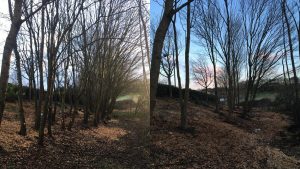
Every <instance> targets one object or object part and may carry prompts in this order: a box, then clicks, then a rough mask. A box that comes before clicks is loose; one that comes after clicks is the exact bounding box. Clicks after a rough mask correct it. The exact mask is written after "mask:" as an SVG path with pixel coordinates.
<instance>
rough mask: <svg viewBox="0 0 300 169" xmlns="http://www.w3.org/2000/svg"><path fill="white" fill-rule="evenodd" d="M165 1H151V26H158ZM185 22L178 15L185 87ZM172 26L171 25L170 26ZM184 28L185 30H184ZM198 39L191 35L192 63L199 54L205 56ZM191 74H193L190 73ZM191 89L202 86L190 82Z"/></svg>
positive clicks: (181, 71)
mask: <svg viewBox="0 0 300 169" xmlns="http://www.w3.org/2000/svg"><path fill="white" fill-rule="evenodd" d="M162 5H163V1H161V0H151V1H150V15H151V17H150V24H151V25H152V24H154V25H155V26H157V25H158V23H159V21H160V18H161V15H162V12H163V7H162ZM185 22H186V21H185V20H184V19H182V20H180V17H179V15H177V21H176V26H177V32H178V34H179V39H178V42H179V43H181V46H182V49H181V52H180V54H179V64H180V75H181V81H182V82H181V84H182V86H185V64H184V52H185V31H184V29H185ZM170 26H171V25H170ZM183 28H184V29H183ZM150 36H151V38H152V37H154V36H153V33H152V32H151V35H150ZM196 42H197V39H196V38H194V37H193V36H192V35H191V46H190V61H192V60H193V59H195V58H197V57H198V55H199V54H203V53H204V52H203V49H201V47H200V46H199V45H197V43H196ZM190 73H191V72H190ZM163 79H164V77H162V76H160V80H163ZM173 79H174V78H172V84H173V85H174V80H173ZM190 88H193V89H199V88H200V86H199V85H197V84H196V83H194V82H193V80H192V79H191V80H190Z"/></svg>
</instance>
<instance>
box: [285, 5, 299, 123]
mask: <svg viewBox="0 0 300 169" xmlns="http://www.w3.org/2000/svg"><path fill="white" fill-rule="evenodd" d="M282 12H283V15H284V18H285V23H286V26H287V29H288V30H287V31H288V32H287V33H288V42H289V48H290V56H291V61H292V68H293V74H294V90H295V101H294V105H293V110H294V114H295V121H296V123H297V125H300V113H299V112H298V110H299V108H298V107H299V105H298V104H299V101H298V100H299V96H298V77H297V72H296V67H295V61H294V53H293V42H292V35H291V26H290V23H289V19H288V17H287V14H286V1H285V0H283V2H282Z"/></svg>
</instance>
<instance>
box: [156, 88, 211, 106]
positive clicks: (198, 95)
mask: <svg viewBox="0 0 300 169" xmlns="http://www.w3.org/2000/svg"><path fill="white" fill-rule="evenodd" d="M171 88H172V97H173V98H179V89H178V88H177V87H174V86H171ZM182 94H184V89H182ZM156 96H157V97H169V96H170V94H169V86H168V85H165V84H158V88H157V94H156ZM189 96H190V97H189V98H190V101H192V102H195V103H203V102H206V103H207V102H209V103H214V102H215V96H214V95H210V94H205V93H204V92H201V91H197V90H192V89H190V90H189Z"/></svg>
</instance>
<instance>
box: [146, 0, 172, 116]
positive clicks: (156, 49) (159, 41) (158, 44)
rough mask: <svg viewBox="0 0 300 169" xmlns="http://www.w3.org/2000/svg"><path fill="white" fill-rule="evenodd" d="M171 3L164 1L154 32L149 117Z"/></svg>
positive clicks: (153, 105)
mask: <svg viewBox="0 0 300 169" xmlns="http://www.w3.org/2000/svg"><path fill="white" fill-rule="evenodd" d="M173 2H174V0H166V1H165V8H164V13H163V16H162V19H161V21H160V23H159V26H158V28H157V30H156V32H155V37H154V42H153V49H152V59H151V69H150V117H153V111H154V107H155V103H156V92H157V85H158V78H159V69H160V60H161V53H162V48H163V43H164V40H165V37H166V32H167V30H168V28H169V25H170V23H171V20H172V15H171V13H172V10H173Z"/></svg>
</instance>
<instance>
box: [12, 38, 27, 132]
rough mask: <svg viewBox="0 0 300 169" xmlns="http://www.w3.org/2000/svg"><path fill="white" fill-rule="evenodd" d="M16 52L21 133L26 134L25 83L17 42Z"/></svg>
mask: <svg viewBox="0 0 300 169" xmlns="http://www.w3.org/2000/svg"><path fill="white" fill-rule="evenodd" d="M14 53H15V57H16V67H17V79H18V88H19V89H18V109H19V118H20V126H21V128H20V131H19V134H20V135H22V136H25V135H26V123H25V116H24V109H23V96H22V95H23V84H22V74H21V63H20V62H21V61H20V60H21V58H20V54H19V52H18V49H17V43H16V45H15V48H14Z"/></svg>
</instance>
